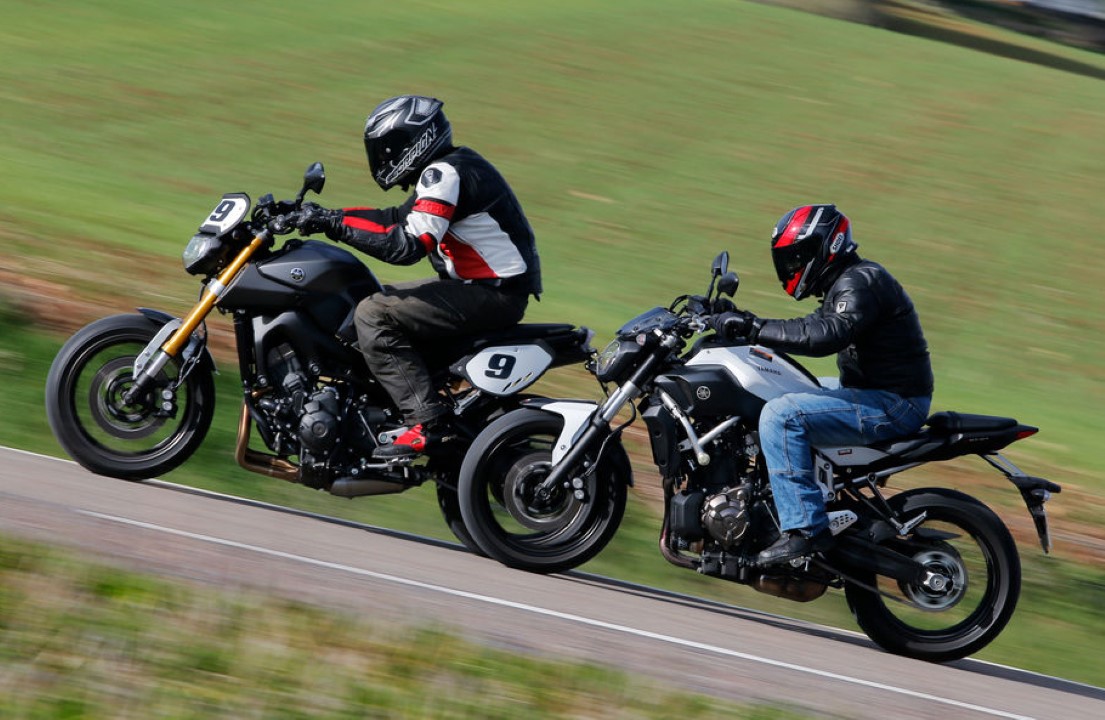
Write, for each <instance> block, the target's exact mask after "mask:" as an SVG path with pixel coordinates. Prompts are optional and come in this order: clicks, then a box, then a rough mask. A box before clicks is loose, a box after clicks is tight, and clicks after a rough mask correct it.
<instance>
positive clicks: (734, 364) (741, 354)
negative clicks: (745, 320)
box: [686, 345, 821, 402]
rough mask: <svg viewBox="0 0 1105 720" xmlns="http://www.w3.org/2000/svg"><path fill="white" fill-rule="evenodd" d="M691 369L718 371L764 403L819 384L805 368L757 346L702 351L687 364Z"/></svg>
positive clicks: (779, 354) (726, 347)
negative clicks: (714, 369) (712, 369)
mask: <svg viewBox="0 0 1105 720" xmlns="http://www.w3.org/2000/svg"><path fill="white" fill-rule="evenodd" d="M686 367H687V368H688V369H694V370H705V369H707V368H717V369H721V370H724V372H725V374H726V375H728V376H729V377H731V378H732V379H733V380H735V381H736V382H737V384H738V385H739V386H740V387H741V388H743V389H744V390H745V391H746V392H748V393H751V394H752V395H754V396H756V397H757V398H759V399H760V400H762V401H763V402H767V401H768V400H771V399H773V398H776V397H779V396H780V395H784V394H786V393H792V392H805V391H809V390H815V389H817V388H819V387H821V385H820V384H819V383H818V381H817V379H816V378H815V377H814V376H813V375H811V374H810V373H809V372H808V371H807V370H806V369H805V368H803V367H802V366H801V365H799V364H798V363H796V362H794V361H793V360H792V359H790V358H789V357H787V356H786V355H784V354H782V353H778V352H775V351H773V350H770V349H768V348H765V347H762V346H760V345H735V346H725V347H711V348H704V349H702V350H700V351H699V352H698V353H696V354H695V355H694V357H692V358H691V359H690V360H688V361H687V364H686Z"/></svg>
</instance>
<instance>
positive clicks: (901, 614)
mask: <svg viewBox="0 0 1105 720" xmlns="http://www.w3.org/2000/svg"><path fill="white" fill-rule="evenodd" d="M923 527H924V528H926V529H930V530H938V531H940V532H942V533H954V534H955V535H956V537H954V538H952V539H949V540H942V541H940V542H937V543H933V544H931V545H929V544H927V543H922V544H921V546H920V547H917V546H916V544H915V543H911V545H913V547H911V552H908V553H906V554H909V555H911V556H912V557H913V559H914V560H916V561H917V562H918V563H920V564H921V566H922V567H924V569H925V578H924V579H923V580H922V581H921V582H917V583H907V582H901V581H897V580H894V579H891V578H887V577H884V576H879V577H878V588H879V590H880V592H883V593H886V594H887V595H888V596H889V597H887V598H886V603H885V604H886V609H887V612H889V613H890V614H891V615H892V616H894V618H895V619H896V620H897V621H898V622H900V623H901V624H902V625H903V626H904V627H905V628H908V629H909V631H910V632H913V633H917V634H918V635H923V636H931V637H933V638H940V637H945V636H954V635H955V634H957V633H958V632H960V631H962V630H963V629H964V628H968V627H971V626H973V625H976V624H977V623H978V622H979V620H980V619H981V615H983V614H986V613H989V612H990V611H991V608H992V606H993V604H994V595H995V593H996V592H997V591H998V587H997V586H998V581H999V578H998V574H997V569H996V567H995V558H994V550H993V548H991V547H990V546H989V544H988V543H987V542H986V541H985V539H984V538H980V537H979V536H978V535H977V534H975V533H974V532H973V531H972V530H971V529H970V528H964V527H961V526H960V525H958V524H957V523H954V522H949V521H947V520H934V521H927V522H925V524H924V526H923ZM891 598H894V599H896V600H901V601H902V602H895V601H894V600H893V599H891Z"/></svg>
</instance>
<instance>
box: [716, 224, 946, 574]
mask: <svg viewBox="0 0 1105 720" xmlns="http://www.w3.org/2000/svg"><path fill="white" fill-rule="evenodd" d="M857 248H858V245H857V243H856V242H855V241H854V240H853V239H852V228H851V223H850V222H849V220H848V218H847V217H846V216H845V215H844V214H843V213H841V212H840V211H839V210H837V208H836V206H835V205H803V206H800V207H796V208H794V209H793V210H791V211H790V212H788V213H786V214H785V215H783V217H782V218H780V220H779V222H778V223H777V224H776V226H775V230H774V232H773V233H772V236H771V259H772V261H773V263H774V265H775V271H776V273H777V274H778V277H779V280H780V281H781V282H782V284H783V289H784V290H785V291H786V292H787V294H789V295H790V296H791V297H793V298H794V299H795V300H802V299H803V298H806V297H808V296H810V295H813V296H815V297H818V298H820V299H821V305H820V307H818V308H817V309H816V310H814V311H813V312H812V313H810V314H809V315H807V316H805V317H799V318H794V319H790V320H768V319H764V318H759V317H757V316H756V315H754V314H752V313H750V312H746V311H742V310H737V309H736V308H732V307H730V308H729V310H730V311H729V312H722V313H719V314H717V315H715V316H714V317H713V319H712V321H711V325H712V326H713V328H714V330H716V331H717V332H718V333H719V334H720V335H722V336H723V337H727V338H744V339H747V340H748V341H749V342H755V343H759V344H761V345H765V346H767V347H769V348H771V349H773V350H778V351H780V352H787V353H794V354H799V355H809V356H814V357H820V356H825V355H829V354H831V353H837V367H838V368H839V370H840V387H839V388H837V389H827V388H826V389H822V390H820V391H814V392H796V393H788V394H785V395H782V396H780V397H777V398H775V399H773V400H771V401H769V402H768V403H767V404H766V405H765V406H764V409H763V413H762V414H761V416H760V422H759V434H760V447H761V448H762V450H763V454H764V459H765V460H766V463H767V470H768V474H769V477H770V481H771V490H772V494H773V495H774V498H775V507H776V509H777V511H778V513H779V529H780V530H781V535H780V537H779V539H778V540H777V541H776V542H775V543H774V544H772V545H771V546H769V547H767V548H766V549H764V550H763V551H761V552H760V554H759V557H758V560H759V562H760V563H761V564H763V565H770V564H777V563H783V562H787V561H789V560H793V559H795V558H799V557H803V556H806V555H809V554H810V553H813V552H818V551H822V552H823V551H825V550H827V549H829V548H830V547H831V546H832V544H833V534H832V532H831V531H830V530H829V519H828V516H827V514H826V512H825V500H824V498H823V496H822V494H821V490H820V489H819V487H818V486H817V484H816V483H815V481H814V468H813V456H812V452H811V447H812V446H833V445H856V444H868V443H872V442H876V441H879V440H886V439H890V438H893V437H898V436H902V435H906V434H909V433H911V432H914V431H916V430H918V429H919V428H920V427H921V426H922V425H923V424H924V422H925V420H926V418H927V417H928V412H929V405H930V402H931V398H932V391H933V375H932V367H931V364H930V362H929V353H928V346H927V344H926V342H925V337H924V334H923V332H922V330H921V322H920V320H919V318H918V316H917V312H916V310H915V309H914V307H913V303H912V301H911V300H910V299H909V296H908V295H907V294H906V292H905V290H903V289H902V286H901V285H900V284H899V283H898V281H897V280H895V279H894V277H893V276H892V275H891V274H890V273H889V272H887V270H886V269H885V268H883V267H882V266H881V265H879V264H877V263H874V262H871V261H870V260H864V259H863V258H861V257H860V256H859V255H858V254H857V252H856V250H857Z"/></svg>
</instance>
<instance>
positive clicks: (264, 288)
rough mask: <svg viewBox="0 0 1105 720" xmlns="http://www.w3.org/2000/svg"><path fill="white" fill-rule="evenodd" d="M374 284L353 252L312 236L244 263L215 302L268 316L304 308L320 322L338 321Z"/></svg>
mask: <svg viewBox="0 0 1105 720" xmlns="http://www.w3.org/2000/svg"><path fill="white" fill-rule="evenodd" d="M379 290H380V283H379V281H377V280H376V277H375V276H374V275H373V274H372V271H371V270H369V269H368V268H367V267H365V265H364V264H363V263H361V261H360V260H358V259H357V258H356V257H355V256H354V255H353V253H351V252H349V251H347V250H343V249H342V248H339V247H337V246H335V245H331V244H329V243H324V242H319V241H317V240H307V241H305V242H302V243H300V242H295V241H293V242H292V243H289V244H288V245H287V246H285V249H283V250H281V251H279V252H277V253H274V254H273V255H272V256H271V257H268V258H265V259H264V260H261V261H260V262H257V263H252V264H250V265H247V266H246V268H245V269H244V270H242V272H241V273H239V275H238V277H237V278H235V279H234V281H233V282H232V283H230V285H229V287H227V289H226V292H225V293H224V294H223V297H222V298H220V300H219V305H220V306H221V307H224V308H226V309H228V310H247V311H250V312H254V313H262V314H271V313H274V312H277V311H283V310H289V309H292V308H304V309H306V310H307V312H308V313H310V314H311V315H312V316H314V317H315V319H316V320H317V321H319V322H320V323H321V324H323V325H330V324H331V323H333V322H334V319H335V317H336V318H337V320H338V321H339V322H340V321H342V320H344V319H345V318H346V316H347V315H348V314H349V312H350V308H351V307H355V306H356V304H357V303H358V302H359V301H360V300H361V299H363V298H365V297H367V296H368V295H370V294H371V293H374V292H377V291H379Z"/></svg>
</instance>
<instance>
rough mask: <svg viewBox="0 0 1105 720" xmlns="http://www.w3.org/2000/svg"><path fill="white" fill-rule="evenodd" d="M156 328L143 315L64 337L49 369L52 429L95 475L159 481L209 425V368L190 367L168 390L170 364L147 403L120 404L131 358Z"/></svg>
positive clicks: (175, 373)
mask: <svg viewBox="0 0 1105 720" xmlns="http://www.w3.org/2000/svg"><path fill="white" fill-rule="evenodd" d="M158 329H159V327H158V325H157V324H156V323H155V322H154V321H153V320H151V319H149V318H147V317H145V316H143V315H113V316H111V317H106V318H103V319H101V320H97V321H96V322H93V323H91V324H90V325H87V326H85V327H84V328H82V329H81V330H79V331H77V333H76V334H74V335H73V337H71V338H69V340H68V341H67V342H66V343H65V344H64V345H63V346H62V348H61V350H60V351H59V352H58V354H57V357H55V358H54V362H53V364H52V365H51V366H50V373H49V375H48V376H47V379H46V416H47V419H48V420H49V422H50V428H51V429H52V430H53V432H54V437H56V438H57V440H58V442H59V443H60V444H61V446H62V448H64V449H65V451H66V452H67V453H69V455H70V456H71V457H72V458H73V459H74V460H76V461H77V462H78V463H80V464H81V465H82V466H84V467H85V468H87V469H88V470H90V471H92V472H94V473H96V474H98V475H106V476H109V477H115V478H120V479H123V480H142V479H145V478H151V477H158V476H160V475H163V474H165V473H167V472H169V471H170V470H172V469H174V468H176V467H177V466H179V465H180V464H181V463H183V462H184V461H185V460H187V459H188V458H189V457H190V456H191V455H192V453H193V452H194V451H195V449H196V448H197V447H199V445H200V443H201V442H203V439H204V437H205V436H206V435H207V430H208V428H209V427H210V426H211V419H212V417H213V416H214V412H215V383H214V380H213V379H212V377H211V371H210V368H208V367H203V366H200V367H196V368H193V370H192V372H191V373H190V374H189V375H188V376H187V377H186V378H185V379H184V382H183V383H181V385H180V386H179V387H177V388H175V389H172V388H171V385H172V383H173V382H175V381H176V380H177V379H178V378H179V373H180V366H179V363H177V362H175V361H172V362H169V363H168V364H166V366H165V368H164V369H163V370H162V371H161V373H160V374H159V375H158V377H157V380H156V383H155V387H154V388H152V389H151V390H150V392H148V393H146V395H145V397H143V398H140V399H138V400H136V401H134V402H131V403H128V402H126V401H125V400H123V395H124V393H125V392H126V391H127V390H128V389H129V388H130V387H131V385H132V384H133V382H134V378H133V366H134V359H135V358H136V357H137V355H138V353H139V352H141V350H142V349H143V348H144V347H145V346H146V345H147V344H148V343H149V342H150V340H152V339H153V337H154V335H155V334H156V333H157V331H158ZM163 403H168V404H169V409H166V408H165V407H163V406H162V404H163Z"/></svg>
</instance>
